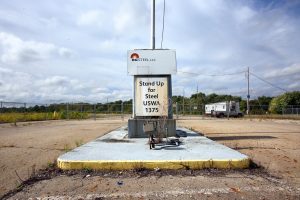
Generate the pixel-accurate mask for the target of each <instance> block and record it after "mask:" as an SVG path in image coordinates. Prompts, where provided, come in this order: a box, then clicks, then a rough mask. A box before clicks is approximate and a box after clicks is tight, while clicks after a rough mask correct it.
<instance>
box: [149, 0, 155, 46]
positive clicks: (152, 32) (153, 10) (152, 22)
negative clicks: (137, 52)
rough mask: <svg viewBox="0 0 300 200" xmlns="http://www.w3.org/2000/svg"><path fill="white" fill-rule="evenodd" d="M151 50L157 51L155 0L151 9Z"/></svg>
mask: <svg viewBox="0 0 300 200" xmlns="http://www.w3.org/2000/svg"><path fill="white" fill-rule="evenodd" d="M150 41H151V43H150V47H151V49H155V0H152V8H151V40H150Z"/></svg>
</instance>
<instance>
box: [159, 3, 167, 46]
mask: <svg viewBox="0 0 300 200" xmlns="http://www.w3.org/2000/svg"><path fill="white" fill-rule="evenodd" d="M165 13H166V0H164V10H163V23H162V30H161V41H160V48H161V49H162V45H163V41H164V31H165Z"/></svg>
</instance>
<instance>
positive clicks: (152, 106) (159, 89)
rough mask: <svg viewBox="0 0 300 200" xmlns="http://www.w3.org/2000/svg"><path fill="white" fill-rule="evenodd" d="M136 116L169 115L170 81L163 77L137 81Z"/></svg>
mask: <svg viewBox="0 0 300 200" xmlns="http://www.w3.org/2000/svg"><path fill="white" fill-rule="evenodd" d="M135 115H136V116H167V115H168V80H167V78H165V77H164V78H161V77H137V78H136V79H135Z"/></svg>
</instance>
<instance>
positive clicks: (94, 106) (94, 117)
mask: <svg viewBox="0 0 300 200" xmlns="http://www.w3.org/2000/svg"><path fill="white" fill-rule="evenodd" d="M94 120H96V104H94Z"/></svg>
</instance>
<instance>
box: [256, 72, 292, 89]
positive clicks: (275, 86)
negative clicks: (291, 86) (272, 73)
mask: <svg viewBox="0 0 300 200" xmlns="http://www.w3.org/2000/svg"><path fill="white" fill-rule="evenodd" d="M250 74H251V75H252V76H254V77H256V78H257V79H259V80H261V81H263V82H265V83H267V84H269V85H271V86H273V87H274V88H277V89H279V90H282V91H285V92H288V90H286V89H284V88H281V87H279V86H277V85H275V84H273V83H271V82H269V81H267V80H264V79H263V78H261V77H259V76H257V75H256V74H254V73H252V72H250Z"/></svg>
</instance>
